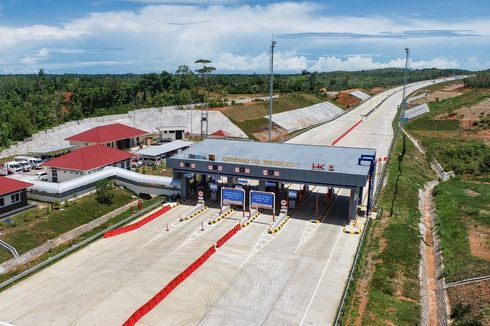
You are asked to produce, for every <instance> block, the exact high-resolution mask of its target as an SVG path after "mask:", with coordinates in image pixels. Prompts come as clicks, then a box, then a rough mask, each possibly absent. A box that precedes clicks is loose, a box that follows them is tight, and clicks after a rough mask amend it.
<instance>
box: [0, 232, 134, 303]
mask: <svg viewBox="0 0 490 326" xmlns="http://www.w3.org/2000/svg"><path fill="white" fill-rule="evenodd" d="M129 234H131V232H129V233H126V234H123V235H121V236H120V239H118V240H117V241H115V242H111V243H109V244H108V245H107V246H105V247H104V248H102V249H100V250H99V251H97V252H95V253H93V254H92V255H90V256H88V257H87V258H85V259H82V260H81V261H79V262H78V263H76V264H75V265H73V266H71V267H70V268H67V269H65V270H64V271H62V272H61V273H59V274H57V275H56V276H55V277H50V278H49V279H48V280H47V281H45V282H43V283H41V284H39V285H38V286H36V287H34V288H32V289H30V290H29V291H27V292H26V293H24V294H22V295H20V296H18V297H17V298H15V299H14V300H12V301H10V302H9V303H7V304H5V305H3V306H0V310H2V309H4V308H6V307H8V306H10V305H11V304H12V303H14V302H17V301H19V300H20V299H22V298H23V297H25V296H27V295H29V294H30V293H32V292H34V291H36V290H37V289H40V288H42V287H43V286H44V285H46V284H48V283H49V282H51V281H53V280H54V279H56V278H58V277H59V276H61V275H63V274H65V273H67V272H69V271H71V270H72V269H74V268H75V267H77V266H79V265H81V264H83V263H84V262H86V261H87V260H89V259H92V258H93V257H95V256H97V255H98V254H99V253H101V252H102V251H104V250H106V249H107V248H109V247H110V246H112V245H113V244H114V243H118V242H120V241H121V240H123V239H124V238H126V237H127V236H128V235H129ZM48 268H49V267H48Z"/></svg>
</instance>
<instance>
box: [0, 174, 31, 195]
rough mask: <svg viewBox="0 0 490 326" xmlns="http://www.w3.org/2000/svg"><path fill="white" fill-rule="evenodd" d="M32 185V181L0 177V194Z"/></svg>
mask: <svg viewBox="0 0 490 326" xmlns="http://www.w3.org/2000/svg"><path fill="white" fill-rule="evenodd" d="M30 186H32V183H27V182H24V181H19V180H15V179H10V178H6V177H0V196H2V195H5V194H9V193H11V192H15V191H19V190H22V189H25V188H27V187H30Z"/></svg>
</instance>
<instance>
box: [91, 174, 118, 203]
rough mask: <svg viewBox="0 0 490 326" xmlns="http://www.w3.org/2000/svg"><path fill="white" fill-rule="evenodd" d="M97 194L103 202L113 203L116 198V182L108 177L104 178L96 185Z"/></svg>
mask: <svg viewBox="0 0 490 326" xmlns="http://www.w3.org/2000/svg"><path fill="white" fill-rule="evenodd" d="M95 196H96V198H97V201H98V202H99V203H101V204H107V205H110V204H112V200H113V199H114V184H113V183H112V181H110V180H108V179H103V180H100V181H99V182H97V184H96V185H95Z"/></svg>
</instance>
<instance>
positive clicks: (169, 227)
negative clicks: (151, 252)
mask: <svg viewBox="0 0 490 326" xmlns="http://www.w3.org/2000/svg"><path fill="white" fill-rule="evenodd" d="M181 226H182V224H175V223H172V224H170V225H169V226H168V230H167V226H166V225H165V226H164V228H163V230H162V231H160V232H159V233H158V234H157V235H156V236H154V237H153V238H152V239H151V240H150V241H148V242H146V243H145V244H144V245H142V246H141V247H139V248H138V250H136V251H140V250H141V249H143V248H145V247H146V246H148V245H149V244H151V243H152V242H153V241H155V240H156V239H158V238H161V237H163V235H164V234H165V233H166V232H168V231H170V230H172V229H177V228H180V227H181Z"/></svg>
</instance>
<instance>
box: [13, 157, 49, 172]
mask: <svg viewBox="0 0 490 326" xmlns="http://www.w3.org/2000/svg"><path fill="white" fill-rule="evenodd" d="M14 160H15V161H16V162H22V161H27V162H29V164H30V165H31V169H38V170H39V169H42V167H43V161H42V160H41V159H40V158H36V157H31V156H16V157H14Z"/></svg>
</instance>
